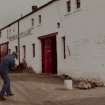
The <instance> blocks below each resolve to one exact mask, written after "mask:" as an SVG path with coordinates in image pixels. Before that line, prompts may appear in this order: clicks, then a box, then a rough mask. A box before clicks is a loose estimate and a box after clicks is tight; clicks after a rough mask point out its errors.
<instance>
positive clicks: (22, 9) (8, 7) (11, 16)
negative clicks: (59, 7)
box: [0, 0, 50, 28]
mask: <svg viewBox="0 0 105 105" xmlns="http://www.w3.org/2000/svg"><path fill="white" fill-rule="evenodd" d="M48 1H50V0H0V28H2V27H3V26H5V25H7V24H9V23H11V22H12V21H14V20H16V19H17V18H18V17H20V16H21V14H23V15H25V14H27V13H29V12H31V6H32V5H36V4H37V5H38V6H41V5H43V4H44V3H46V2H48Z"/></svg>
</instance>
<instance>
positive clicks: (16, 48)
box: [15, 46, 18, 54]
mask: <svg viewBox="0 0 105 105" xmlns="http://www.w3.org/2000/svg"><path fill="white" fill-rule="evenodd" d="M15 51H16V54H18V46H15Z"/></svg>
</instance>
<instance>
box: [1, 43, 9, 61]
mask: <svg viewBox="0 0 105 105" xmlns="http://www.w3.org/2000/svg"><path fill="white" fill-rule="evenodd" d="M7 54H8V42H6V43H2V44H0V62H1V61H2V59H3V57H4V56H5V55H7Z"/></svg>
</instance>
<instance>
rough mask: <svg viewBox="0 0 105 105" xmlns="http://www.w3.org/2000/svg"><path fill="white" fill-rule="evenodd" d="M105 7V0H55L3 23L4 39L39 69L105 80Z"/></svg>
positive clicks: (12, 49)
mask: <svg viewBox="0 0 105 105" xmlns="http://www.w3.org/2000/svg"><path fill="white" fill-rule="evenodd" d="M104 11H105V1H104V0H52V1H50V2H48V3H47V4H45V5H43V6H41V7H39V8H37V9H35V10H34V11H32V12H30V13H29V14H27V15H26V16H24V17H21V18H20V19H17V20H16V21H14V22H12V23H11V24H9V25H7V26H5V27H3V28H2V29H1V38H0V43H1V44H3V43H6V42H8V48H9V49H11V51H15V50H16V51H17V52H18V54H19V55H20V56H19V61H20V62H22V60H23V59H25V60H26V62H27V64H28V65H29V66H31V67H33V69H34V70H35V72H36V73H42V72H43V73H57V74H65V73H66V74H69V75H72V76H73V77H75V78H97V79H101V80H105V12H104ZM18 35H19V36H18Z"/></svg>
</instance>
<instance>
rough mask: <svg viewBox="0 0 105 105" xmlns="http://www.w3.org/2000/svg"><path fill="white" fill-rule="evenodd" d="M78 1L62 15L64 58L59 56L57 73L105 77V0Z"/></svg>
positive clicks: (83, 76) (84, 76) (103, 78)
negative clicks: (72, 8) (77, 3)
mask: <svg viewBox="0 0 105 105" xmlns="http://www.w3.org/2000/svg"><path fill="white" fill-rule="evenodd" d="M81 5H82V7H81V9H80V10H77V11H75V9H74V10H72V13H71V14H67V15H65V16H64V17H63V19H62V20H63V29H62V30H63V32H62V34H63V35H65V36H66V55H67V58H66V59H65V60H64V59H63V58H60V57H59V61H61V62H60V63H59V73H67V74H69V75H72V76H73V77H79V78H80V77H81V78H97V79H102V80H105V14H104V11H105V1H103V0H81ZM68 48H69V49H70V53H71V54H70V55H69V53H68ZM59 54H60V53H59ZM61 56H62V55H61Z"/></svg>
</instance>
